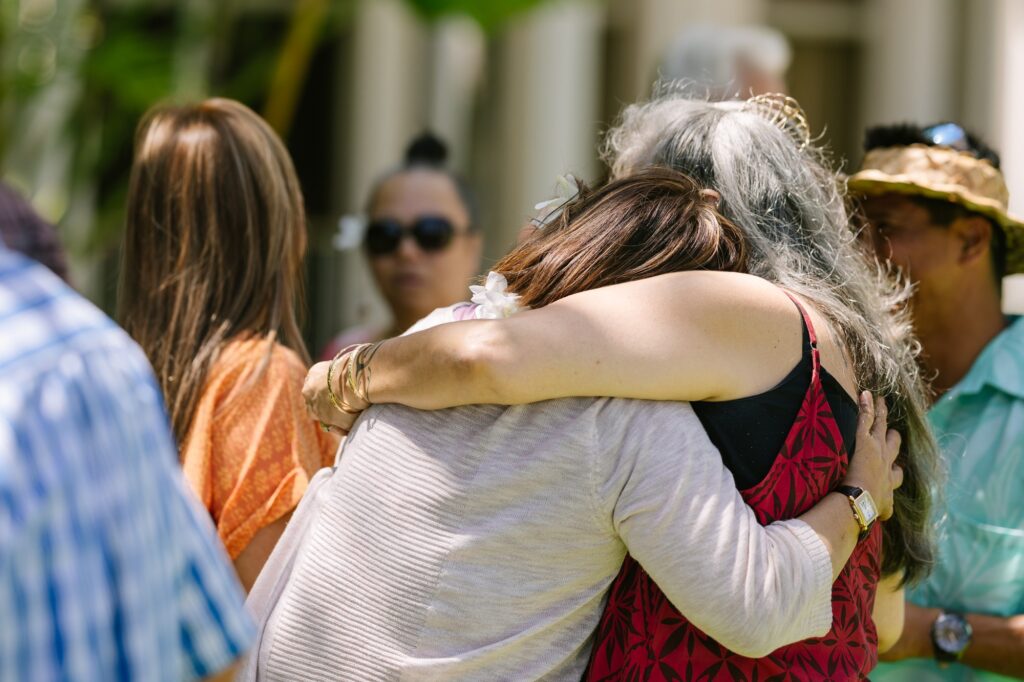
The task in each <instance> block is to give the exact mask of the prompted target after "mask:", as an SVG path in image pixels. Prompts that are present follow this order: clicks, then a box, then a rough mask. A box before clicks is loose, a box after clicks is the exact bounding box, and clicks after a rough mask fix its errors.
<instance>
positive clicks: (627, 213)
mask: <svg viewBox="0 0 1024 682" xmlns="http://www.w3.org/2000/svg"><path fill="white" fill-rule="evenodd" d="M717 199H718V195H717V194H715V193H709V192H707V191H705V190H702V188H701V186H700V185H698V184H697V183H696V182H694V181H693V180H692V179H691V178H689V177H687V176H686V175H684V174H682V173H679V172H677V171H674V170H671V169H667V168H652V169H646V170H643V171H641V172H638V173H635V174H633V175H631V176H629V177H626V178H622V179H620V180H615V181H612V182H610V183H608V184H607V185H605V186H604V187H601V188H600V189H597V190H595V191H591V190H589V189H587V188H586V187H585V186H584V187H581V188H580V193H579V195H578V196H577V198H576V199H575V200H573V201H571V202H570V203H569V204H567V205H566V206H565V208H564V209H563V211H562V213H561V215H560V216H559V218H558V219H557V220H556V221H554V222H552V223H551V224H549V225H547V226H545V227H544V228H543V229H541V230H538V231H537V232H536V233H535V234H534V236H533V237H531V238H530V239H528V240H526V241H525V242H524V243H522V244H520V245H519V246H517V247H516V248H515V249H513V251H512V252H511V253H509V254H508V255H507V256H505V257H504V258H502V259H501V260H500V261H499V262H498V263H497V264H496V265H495V266H494V270H495V271H497V272H500V273H501V274H503V275H505V277H506V278H507V279H508V285H509V289H510V290H512V291H514V292H516V293H517V294H518V295H519V297H520V299H519V303H521V304H522V305H526V306H531V307H539V306H544V305H547V304H549V303H552V302H554V301H557V300H558V299H560V298H564V297H566V296H570V295H572V294H575V293H579V292H581V291H586V290H588V289H596V288H598V287H604V286H610V285H612V284H619V283H621V282H631V281H633V280H638V279H643V278H645V277H653V276H655V275H661V274H665V273H669V272H682V271H686V270H729V271H738V272H743V271H744V268H745V265H746V252H745V249H744V244H743V234H742V233H741V232H740V230H739V229H738V228H737V227H736V226H735V225H733V224H732V223H730V222H729V221H727V220H724V219H723V218H722V217H721V216H720V215H719V214H718V212H717V211H716V210H715V202H716V201H717Z"/></svg>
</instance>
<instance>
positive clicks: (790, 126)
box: [746, 92, 811, 150]
mask: <svg viewBox="0 0 1024 682" xmlns="http://www.w3.org/2000/svg"><path fill="white" fill-rule="evenodd" d="M746 104H747V105H748V107H749V108H750V109H751V110H752V111H755V112H757V113H758V114H759V115H761V116H762V117H764V118H765V119H767V120H768V121H769V122H770V123H772V124H773V125H774V126H776V127H777V128H779V129H780V130H782V132H784V133H786V134H787V135H789V137H790V139H792V140H793V141H794V142H796V144H797V146H798V147H799V148H800V149H801V150H802V149H804V148H806V147H807V146H808V145H809V144H810V143H811V126H810V124H809V123H808V122H807V114H806V113H804V110H803V108H802V107H801V106H800V103H799V102H797V101H796V100H795V99H793V98H792V97H790V96H789V95H783V94H782V93H778V92H770V93H766V94H763V95H755V96H753V97H751V98H750V99H748V100H747V102H746Z"/></svg>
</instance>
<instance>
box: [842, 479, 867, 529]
mask: <svg viewBox="0 0 1024 682" xmlns="http://www.w3.org/2000/svg"><path fill="white" fill-rule="evenodd" d="M836 492H837V493H839V494H840V495H845V496H846V498H847V499H848V500H849V501H850V509H852V510H853V518H854V519H855V520H856V521H857V525H858V526H859V527H860V532H859V533H858V534H857V541H858V542H860V541H861V540H863V539H864V538H866V537H867V536H868V533H870V532H871V524H870V523H865V520H864V518H863V517H862V516H861V513H860V509H858V508H857V504H856V502H855V501H854V500H856V499H857V498H858V497H860V496H861V494H863V493H864V490H863V489H861V488H855V487H854V486H852V485H840V486H836Z"/></svg>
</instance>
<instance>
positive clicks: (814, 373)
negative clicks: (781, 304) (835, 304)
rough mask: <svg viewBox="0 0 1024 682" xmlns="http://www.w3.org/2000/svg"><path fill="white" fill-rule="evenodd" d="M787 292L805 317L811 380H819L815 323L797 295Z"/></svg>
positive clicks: (801, 315) (818, 355)
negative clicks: (808, 340) (809, 349)
mask: <svg viewBox="0 0 1024 682" xmlns="http://www.w3.org/2000/svg"><path fill="white" fill-rule="evenodd" d="M785 294H786V296H789V300H791V301H792V302H793V305H795V306H796V309H797V310H799V311H800V317H802V318H803V321H804V329H806V330H807V336H808V338H809V339H810V343H811V381H812V382H817V381H818V374H819V371H820V369H821V355H820V353H819V352H818V335H817V334H815V333H814V323H813V322H811V316H810V315H808V314H807V309H806V308H804V305H803V304H802V303H800V301H799V300H798V299H797V297H796V296H794V295H793V294H791V293H789V292H788V291H786V292H785Z"/></svg>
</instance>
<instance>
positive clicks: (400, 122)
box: [312, 0, 427, 352]
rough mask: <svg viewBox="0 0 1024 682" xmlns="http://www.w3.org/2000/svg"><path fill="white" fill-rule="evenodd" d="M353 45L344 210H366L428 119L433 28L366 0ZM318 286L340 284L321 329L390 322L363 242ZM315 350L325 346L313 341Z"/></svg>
mask: <svg viewBox="0 0 1024 682" xmlns="http://www.w3.org/2000/svg"><path fill="white" fill-rule="evenodd" d="M353 24H354V25H353V27H352V45H351V51H350V52H348V53H346V51H344V50H341V51H339V52H341V55H340V60H339V69H338V71H339V75H338V77H339V83H340V87H339V90H342V92H341V93H340V94H339V97H340V98H341V101H342V102H344V105H345V106H346V107H347V111H345V112H344V114H343V116H342V118H340V120H339V124H340V122H341V121H343V122H344V124H345V125H344V127H341V125H339V137H340V138H341V139H340V140H339V147H338V149H336V150H335V158H336V159H338V160H337V161H336V164H337V165H339V166H341V167H342V168H343V171H342V173H340V176H341V177H339V178H337V179H336V180H335V183H336V187H337V197H338V198H337V200H336V211H337V214H338V215H339V216H340V215H341V214H342V213H360V212H362V210H363V209H364V204H365V201H366V195H367V193H368V192H369V190H370V188H371V187H372V185H373V183H374V182H375V181H376V180H377V178H378V177H379V176H380V175H381V174H382V173H384V172H385V171H386V170H388V169H389V168H391V167H393V166H396V165H398V164H399V163H400V162H401V159H402V154H403V152H404V150H405V146H406V145H407V144H408V142H409V140H410V139H411V138H412V136H413V135H415V134H416V133H417V132H419V130H420V129H421V128H422V126H423V125H424V123H425V111H426V105H425V89H426V83H427V59H426V58H425V57H426V55H427V29H426V27H425V26H424V25H423V22H422V21H421V20H420V19H419V17H417V16H416V15H415V14H413V12H412V10H410V9H409V7H408V6H407V5H406V4H405V3H404V2H402V1H401V0H361V2H360V3H359V6H358V8H357V10H356V12H355V18H354V21H353ZM331 260H332V261H333V262H332V263H331V267H327V268H323V269H322V273H321V276H320V277H319V278H318V281H317V282H316V283H315V284H314V286H317V287H319V288H320V289H321V290H323V291H329V292H333V295H332V296H325V297H323V298H324V301H325V306H327V307H321V308H320V309H319V310H317V311H315V314H314V317H313V320H312V322H313V323H314V324H315V325H317V328H316V330H315V332H316V333H315V336H316V337H317V338H318V339H319V338H324V337H326V336H328V335H330V334H333V333H334V332H336V331H338V330H340V329H341V328H343V327H348V326H351V325H354V324H364V323H370V324H383V323H384V322H385V321H386V320H387V309H386V307H385V305H384V302H383V300H382V299H381V297H380V295H379V294H378V293H377V291H376V287H375V286H374V283H373V279H372V277H371V275H370V272H369V268H368V267H367V265H366V262H365V259H364V257H363V254H362V252H361V251H360V250H358V249H356V250H354V251H346V252H344V253H339V254H338V255H337V256H336V257H334V258H333V259H331ZM313 350H314V352H315V351H316V350H318V349H313Z"/></svg>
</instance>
